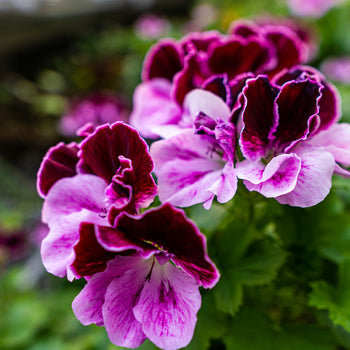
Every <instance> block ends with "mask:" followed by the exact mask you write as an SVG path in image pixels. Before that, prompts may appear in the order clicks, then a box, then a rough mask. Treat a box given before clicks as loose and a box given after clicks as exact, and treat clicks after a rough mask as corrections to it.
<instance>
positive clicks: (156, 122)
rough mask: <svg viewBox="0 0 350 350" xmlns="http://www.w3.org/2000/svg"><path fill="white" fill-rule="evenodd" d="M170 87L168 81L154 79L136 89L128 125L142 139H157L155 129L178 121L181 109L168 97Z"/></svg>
mask: <svg viewBox="0 0 350 350" xmlns="http://www.w3.org/2000/svg"><path fill="white" fill-rule="evenodd" d="M171 86H172V85H171V83H170V82H169V81H168V80H165V79H160V78H155V79H152V80H150V81H147V82H145V83H142V84H140V85H138V86H137V87H136V89H135V92H134V96H133V102H134V103H133V105H134V107H133V110H132V112H131V115H130V123H131V124H132V125H133V126H134V127H135V128H136V129H137V130H138V131H139V132H140V134H141V135H142V136H143V137H146V138H151V139H154V138H157V137H158V136H159V135H158V133H157V132H156V131H155V128H157V127H159V126H165V125H173V124H175V125H176V124H177V123H178V122H179V121H180V119H181V108H180V106H179V105H178V104H177V103H176V101H173V100H172V98H171V96H170V91H171Z"/></svg>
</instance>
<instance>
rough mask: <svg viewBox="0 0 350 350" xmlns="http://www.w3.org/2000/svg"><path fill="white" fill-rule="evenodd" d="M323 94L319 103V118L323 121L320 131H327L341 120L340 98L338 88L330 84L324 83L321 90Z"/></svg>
mask: <svg viewBox="0 0 350 350" xmlns="http://www.w3.org/2000/svg"><path fill="white" fill-rule="evenodd" d="M321 94H322V96H321V98H320V99H319V101H318V105H319V107H320V110H319V116H320V119H321V125H320V128H319V130H325V129H328V128H329V127H330V126H331V125H332V124H333V123H335V122H337V121H338V120H339V119H340V115H341V108H340V96H339V93H338V91H337V89H336V87H335V86H334V85H332V84H331V83H328V82H327V83H326V82H324V85H323V87H322V88H321Z"/></svg>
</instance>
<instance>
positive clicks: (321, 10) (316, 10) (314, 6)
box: [288, 0, 344, 18]
mask: <svg viewBox="0 0 350 350" xmlns="http://www.w3.org/2000/svg"><path fill="white" fill-rule="evenodd" d="M342 2H344V0H308V1H304V0H288V6H289V8H290V10H291V11H292V12H293V13H294V14H295V15H297V16H300V17H316V18H317V17H322V16H323V15H324V14H325V13H326V12H328V10H330V9H331V8H332V7H334V6H337V5H339V4H341V3H342Z"/></svg>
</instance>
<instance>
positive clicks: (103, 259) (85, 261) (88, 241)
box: [72, 222, 116, 277]
mask: <svg viewBox="0 0 350 350" xmlns="http://www.w3.org/2000/svg"><path fill="white" fill-rule="evenodd" d="M79 235H80V238H79V241H78V243H77V244H76V245H75V246H74V252H75V260H74V262H73V264H72V268H73V270H74V271H75V272H76V273H77V274H78V275H79V276H81V277H82V276H92V275H93V274H95V273H97V272H100V271H104V270H105V269H106V263H107V261H109V260H111V259H113V258H114V257H115V255H116V254H115V253H113V252H109V251H107V250H105V249H104V248H103V247H102V246H101V245H100V244H99V243H98V242H97V239H96V235H95V225H94V224H90V223H84V222H83V223H81V225H80V230H79Z"/></svg>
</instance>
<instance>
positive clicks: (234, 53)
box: [208, 37, 270, 79]
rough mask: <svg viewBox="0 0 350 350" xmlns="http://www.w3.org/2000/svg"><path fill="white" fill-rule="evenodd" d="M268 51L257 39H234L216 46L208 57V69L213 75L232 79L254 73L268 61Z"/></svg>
mask: <svg viewBox="0 0 350 350" xmlns="http://www.w3.org/2000/svg"><path fill="white" fill-rule="evenodd" d="M269 56H270V55H269V49H268V47H267V46H266V45H264V44H263V43H262V42H261V41H260V40H258V39H255V38H254V39H251V40H246V39H240V38H239V37H234V38H232V39H230V40H228V41H227V42H226V43H223V44H219V45H216V46H215V47H214V48H213V49H212V53H211V54H210V55H209V60H208V64H209V68H210V70H211V71H212V72H213V73H214V74H223V73H227V74H228V76H229V78H230V79H231V78H233V77H235V76H236V75H238V74H241V73H244V72H256V71H258V70H259V69H260V68H261V67H262V66H264V65H265V64H266V63H267V62H268V61H269V60H270V57H269Z"/></svg>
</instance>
